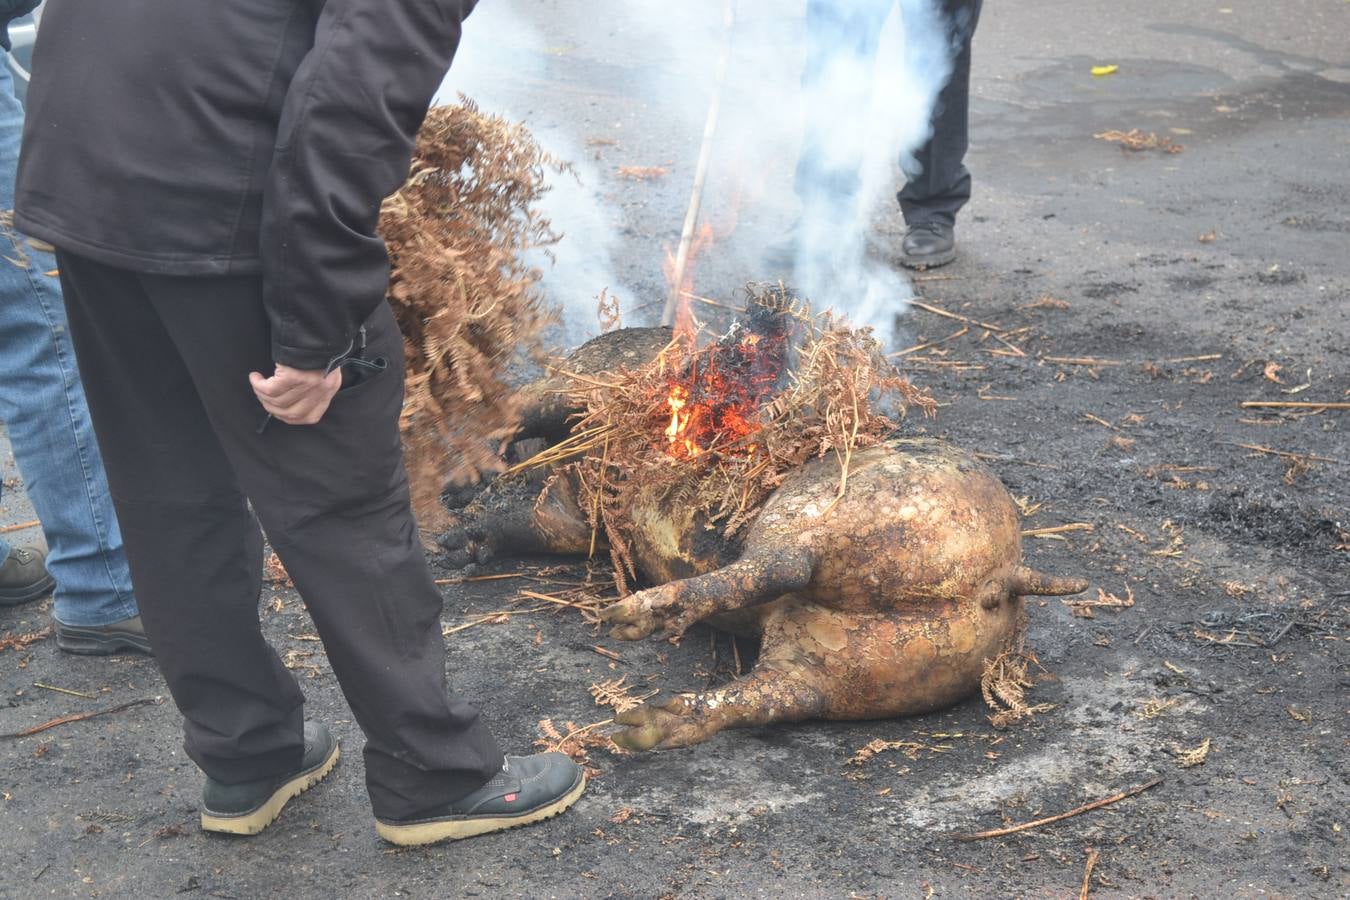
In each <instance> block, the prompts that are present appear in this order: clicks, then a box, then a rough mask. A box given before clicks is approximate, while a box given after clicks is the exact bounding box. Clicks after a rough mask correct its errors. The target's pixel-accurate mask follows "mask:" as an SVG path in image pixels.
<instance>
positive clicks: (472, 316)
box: [379, 98, 567, 528]
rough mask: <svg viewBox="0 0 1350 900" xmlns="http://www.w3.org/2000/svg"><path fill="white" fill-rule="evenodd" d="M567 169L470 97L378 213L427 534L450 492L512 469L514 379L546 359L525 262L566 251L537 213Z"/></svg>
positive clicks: (418, 506)
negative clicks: (508, 458)
mask: <svg viewBox="0 0 1350 900" xmlns="http://www.w3.org/2000/svg"><path fill="white" fill-rule="evenodd" d="M565 171H567V166H566V165H564V164H563V163H560V162H559V161H557V160H555V159H554V158H552V157H551V156H549V155H548V154H547V153H545V152H544V151H543V150H542V149H540V147H539V145H538V144H537V143H535V141H534V139H533V138H532V137H531V136H530V133H529V132H528V131H527V130H526V129H525V128H524V126H522V125H519V124H514V123H511V122H508V121H506V120H505V119H502V118H499V117H497V116H490V115H487V114H485V113H483V112H481V111H479V109H478V108H477V107H476V106H475V105H474V104H473V103H472V102H470V101H468V100H467V99H464V98H461V103H460V104H459V105H457V106H438V107H434V108H433V109H431V110H430V111H429V112H428V113H427V117H426V119H425V121H424V123H423V125H422V129H421V131H420V132H419V133H418V138H417V146H416V149H415V150H414V153H413V159H412V166H411V169H410V174H409V176H408V180H407V181H406V183H405V184H404V186H403V187H402V188H401V189H400V190H399V191H398V192H397V193H396V194H394V195H393V196H391V197H389V198H388V199H387V200H385V202H384V206H383V207H382V209H381V212H380V226H379V228H380V234H381V235H382V236H383V237H384V239H385V243H386V245H387V246H388V249H389V261H390V266H391V271H390V280H389V294H388V296H389V302H390V305H391V306H392V307H393V309H394V315H395V317H396V318H397V319H398V323H399V328H400V329H401V331H402V332H403V337H404V349H405V360H404V368H405V377H406V387H405V391H406V398H405V403H404V408H403V415H402V418H401V421H400V424H401V427H402V431H403V441H404V450H405V456H406V460H407V465H408V475H409V479H410V481H411V482H412V496H413V506H414V509H415V511H416V513H417V515H418V518H419V520H420V521H421V524H422V525H423V527H427V528H436V527H440V526H441V525H443V524H444V517H445V512H444V510H443V509H442V508H441V505H440V495H441V491H442V490H443V489H444V488H445V486H446V484H447V483H448V482H450V481H454V482H456V483H469V482H472V481H476V480H478V479H479V478H480V477H481V476H482V475H483V474H484V473H488V472H498V471H501V469H502V468H503V465H502V460H501V452H500V451H501V447H502V445H503V444H504V443H505V442H506V441H508V440H509V439H510V438H511V437H512V436H513V435H514V434H515V432H516V429H517V427H518V425H519V414H520V410H519V404H518V400H517V399H516V391H515V389H514V387H513V385H512V384H511V383H510V382H509V381H508V372H509V370H510V368H511V366H512V365H513V364H514V363H516V362H517V361H518V360H519V359H520V358H521V357H522V356H523V355H527V354H531V353H537V352H538V351H539V341H540V335H541V334H542V332H543V330H544V328H545V327H546V326H547V325H548V324H549V323H550V321H552V314H551V313H550V311H548V310H547V309H546V308H545V306H544V303H543V300H542V297H541V295H540V293H539V291H538V281H539V279H540V277H541V272H540V271H539V270H538V269H537V268H533V267H531V266H530V265H528V264H527V263H526V261H525V255H526V253H527V252H528V251H531V250H538V249H544V250H545V252H547V248H548V247H550V246H552V245H553V244H555V243H557V241H558V240H559V237H560V236H559V235H558V234H557V233H556V232H554V231H553V229H552V227H551V226H550V224H549V222H548V220H547V219H545V218H543V217H542V216H541V215H540V213H539V211H538V209H537V207H536V203H537V201H538V200H539V198H540V197H541V196H542V195H543V194H544V193H545V192H546V191H547V190H548V187H547V184H546V177H547V176H548V175H549V174H550V173H556V174H561V173H563V172H565Z"/></svg>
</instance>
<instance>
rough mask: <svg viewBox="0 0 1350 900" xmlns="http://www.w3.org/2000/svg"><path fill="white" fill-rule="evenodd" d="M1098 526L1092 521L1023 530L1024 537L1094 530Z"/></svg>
mask: <svg viewBox="0 0 1350 900" xmlns="http://www.w3.org/2000/svg"><path fill="white" fill-rule="evenodd" d="M1095 527H1096V526H1095V525H1093V524H1092V523H1091V522H1074V523H1072V524H1071V525H1056V526H1054V527H1053V528H1031V529H1028V530H1026V531H1024V532H1022V537H1040V536H1041V535H1044V534H1063V533H1064V532H1066V531H1092V530H1093V529H1094V528H1095Z"/></svg>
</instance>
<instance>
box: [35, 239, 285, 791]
mask: <svg viewBox="0 0 1350 900" xmlns="http://www.w3.org/2000/svg"><path fill="white" fill-rule="evenodd" d="M57 261H58V262H59V264H60V271H61V284H62V287H63V288H64V293H65V300H66V305H67V310H68V313H69V321H70V326H71V334H72V337H73V339H74V344H75V349H76V352H77V353H78V356H79V365H80V371H81V373H82V374H83V375H84V383H85V391H86V394H87V396H88V399H89V410H90V413H91V414H92V416H93V421H94V428H95V431H96V432H97V434H98V440H99V444H100V446H101V447H102V449H103V459H104V462H105V464H106V467H107V473H108V482H109V484H110V486H111V489H112V497H113V503H114V505H115V507H116V509H117V515H118V518H119V520H120V521H121V527H122V534H123V537H124V538H125V541H126V552H127V557H128V559H129V561H130V564H131V573H132V578H133V580H134V583H135V587H136V597H137V600H138V601H139V603H140V607H141V615H142V618H143V620H144V623H145V630H146V633H147V634H148V635H149V636H150V640H151V643H152V644H153V645H154V648H155V658H156V660H157V662H158V663H159V667H160V670H161V671H162V672H163V673H164V679H165V681H166V682H167V683H168V686H169V690H170V692H171V693H172V694H173V698H174V702H175V703H176V704H177V705H178V708H179V710H180V711H181V712H182V714H183V717H184V720H185V722H184V731H185V741H184V746H185V748H186V750H187V753H188V755H189V756H190V757H191V758H192V760H193V761H194V762H196V763H197V765H198V766H200V767H201V768H202V770H203V771H204V772H206V774H207V775H209V776H210V777H211V778H213V779H216V780H218V781H220V782H224V783H239V782H247V781H252V780H255V779H261V778H268V777H273V776H279V775H284V774H286V773H289V772H291V771H293V770H294V769H295V768H296V767H297V766H299V765H300V762H301V759H302V756H303V746H304V745H303V739H302V703H303V700H304V698H303V696H302V695H301V693H300V690H299V688H298V687H297V686H296V683H295V679H294V678H293V677H292V676H291V673H290V672H289V671H287V669H286V667H285V665H283V664H282V662H281V660H280V659H279V658H278V657H277V655H276V653H275V652H274V651H273V650H272V648H271V647H270V646H268V644H267V642H266V641H264V640H263V637H262V633H261V630H260V626H259V622H258V597H259V592H260V589H261V584H262V535H261V533H260V532H259V530H258V525H257V523H256V521H255V520H254V518H253V515H252V513H251V512H250V511H249V509H248V505H247V503H246V502H245V499H244V495H243V493H242V491H240V489H239V486H238V483H237V481H236V479H235V476H234V473H233V471H232V469H231V467H230V464H229V461H228V460H227V459H226V457H225V454H224V452H223V451H222V450H221V448H220V444H219V442H218V441H217V440H216V436H215V434H214V433H213V431H212V429H211V425H210V422H209V421H208V420H207V417H206V414H205V412H204V411H203V409H202V402H201V399H200V398H199V396H198V394H197V391H196V388H195V387H194V385H193V383H192V379H191V377H190V375H189V373H188V370H187V368H186V367H185V366H184V364H183V360H182V358H181V356H180V355H179V352H178V349H177V347H175V346H174V342H173V341H172V340H171V339H170V337H169V334H168V333H167V332H166V331H165V329H164V327H163V325H162V324H161V323H160V321H159V317H158V315H157V313H156V312H155V309H154V307H153V306H152V304H151V302H150V300H149V298H148V297H147V296H146V294H145V292H144V290H143V288H142V286H141V283H140V279H139V278H138V277H137V276H136V275H135V274H133V273H130V272H124V271H121V270H119V269H113V268H110V267H107V266H102V265H98V264H96V263H92V262H89V261H88V260H84V259H81V258H80V257H77V256H72V255H70V254H67V253H63V252H60V251H58V255H57Z"/></svg>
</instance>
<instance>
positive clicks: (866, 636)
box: [451, 335, 1087, 750]
mask: <svg viewBox="0 0 1350 900" xmlns="http://www.w3.org/2000/svg"><path fill="white" fill-rule="evenodd" d="M605 337H609V336H608V335H607V336H605ZM598 340H604V338H601V339H598ZM592 343H594V342H592ZM656 350H659V347H656V348H654V349H653V350H652V353H653V354H654V353H655V352H656ZM578 371H579V370H578ZM583 374H595V373H594V372H588V373H583ZM551 396H552V395H551ZM839 474H840V470H839V466H838V463H837V462H836V461H835V460H834V459H833V458H832V457H830V458H825V459H821V460H816V461H813V462H811V463H808V464H806V465H804V466H802V467H801V469H800V470H798V471H797V472H795V473H793V474H791V475H790V476H788V478H787V479H786V480H784V482H783V484H782V485H781V486H779V488H778V489H777V490H776V491H775V492H774V493H773V494H772V495H771V496H770V498H769V499H768V500H767V501H766V503H765V504H764V507H763V509H762V511H761V512H760V514H759V516H758V518H757V519H756V520H755V521H754V523H753V524H752V525H751V526H750V527H749V528H748V529H747V530H746V532H745V534H744V536H743V538H742V541H741V542H740V543H739V544H733V543H732V542H729V541H726V540H723V539H721V538H719V537H718V536H717V535H716V533H715V532H711V531H709V530H708V529H706V528H704V527H703V526H704V523H703V521H702V520H701V518H700V517H699V516H698V514H697V513H696V512H694V511H693V510H692V509H690V508H688V507H679V506H673V505H672V504H669V503H663V502H662V497H661V496H659V495H658V493H657V492H656V490H655V489H653V491H652V492H651V494H650V495H647V494H643V493H641V492H640V493H639V496H638V498H637V500H636V501H635V503H634V505H633V508H632V510H631V514H632V518H633V519H634V521H635V522H636V523H637V528H636V530H635V532H634V534H633V535H632V550H633V556H634V560H635V562H636V564H637V567H638V569H639V572H640V574H641V575H642V576H643V577H644V578H646V579H647V580H648V581H649V582H651V583H653V584H655V585H656V586H655V587H652V588H648V589H646V590H642V591H639V592H637V593H635V594H633V595H631V596H629V597H627V598H625V599H623V600H621V601H619V602H618V603H616V604H615V605H614V606H612V607H610V608H609V609H608V610H607V611H606V613H605V618H606V620H607V621H608V622H610V623H611V624H612V625H613V630H612V632H611V633H612V634H613V635H614V636H615V637H617V638H621V639H628V640H631V639H637V638H642V637H645V636H647V635H650V634H653V633H657V632H661V633H663V634H666V635H668V636H670V637H672V638H674V639H678V638H679V636H680V635H682V634H683V633H684V631H685V629H687V628H688V627H690V626H691V625H693V624H694V623H695V622H699V621H704V620H708V621H710V622H711V623H712V624H714V625H718V626H720V627H725V628H728V629H730V630H734V631H738V632H746V633H752V634H758V635H759V636H760V638H761V650H760V654H759V658H758V660H757V661H756V663H755V666H754V668H753V669H752V671H751V672H750V673H749V674H748V675H746V676H745V677H743V678H739V679H736V680H735V681H733V682H732V683H730V684H728V685H726V686H724V687H721V688H718V689H715V690H711V691H704V692H699V693H688V694H680V695H677V696H675V697H673V698H671V699H668V700H666V701H664V702H660V703H656V704H652V703H649V704H646V705H643V706H641V707H638V708H637V709H634V710H629V711H627V712H625V713H621V714H619V715H618V716H617V717H616V721H617V722H618V723H619V724H621V725H623V726H626V727H625V729H624V730H623V731H621V732H619V733H618V734H616V735H615V736H614V739H615V740H616V741H617V742H618V743H619V744H621V745H623V746H625V747H628V748H629V749H633V750H647V749H665V748H671V747H681V746H687V745H690V744H694V743H698V742H700V741H703V740H706V739H707V738H708V737H710V736H712V735H713V734H715V733H717V732H718V731H720V730H721V729H723V728H728V727H736V726H745V725H762V724H767V723H769V722H775V721H798V720H802V719H808V718H828V719H864V718H883V717H890V716H897V715H908V714H914V713H921V712H926V711H929V710H933V709H938V708H942V707H944V706H948V705H951V704H952V703H955V702H957V701H959V700H961V699H962V698H964V697H966V696H969V695H970V694H971V693H973V692H974V691H976V690H977V689H978V687H979V683H980V676H981V673H982V671H983V667H984V662H985V660H987V659H991V658H993V657H995V656H996V655H997V654H998V653H999V652H1000V651H1001V650H1002V649H1003V648H1005V647H1006V646H1008V645H1009V644H1010V643H1011V642H1012V641H1014V640H1015V638H1016V637H1017V634H1018V630H1019V629H1020V627H1021V620H1022V614H1023V601H1022V596H1023V595H1026V594H1030V593H1049V594H1067V593H1077V592H1078V591H1081V590H1083V589H1085V588H1086V586H1087V585H1086V583H1085V582H1083V581H1081V580H1076V579H1059V578H1053V577H1050V576H1045V575H1041V574H1040V573H1036V572H1032V571H1031V570H1029V569H1027V568H1025V567H1024V566H1023V565H1022V547H1021V531H1020V517H1019V515H1018V512H1017V508H1016V505H1015V504H1014V502H1013V500H1012V497H1011V496H1010V495H1009V494H1008V491H1007V489H1006V488H1004V486H1003V485H1002V483H1001V482H999V480H998V478H997V477H996V476H995V475H994V474H993V473H992V472H991V471H990V470H989V469H988V467H986V466H985V465H984V464H983V463H981V462H980V461H979V460H977V459H975V458H974V457H973V456H971V455H970V454H968V453H966V452H964V451H962V450H960V449H958V448H956V447H953V446H951V445H950V444H946V443H944V442H942V441H937V440H933V439H929V438H893V439H891V440H888V441H885V442H884V443H882V444H880V445H877V446H875V447H870V448H866V449H864V450H861V451H858V452H857V453H855V454H854V455H853V459H852V463H851V466H850V471H849V478H848V488H847V490H846V491H845V493H844V495H843V496H842V497H839V498H837V494H838V488H839ZM519 485H520V482H516V483H515V486H514V487H510V488H509V490H513V491H517V492H520V493H521V494H522V498H521V499H522V502H521V503H517V504H512V503H506V502H504V497H505V494H504V491H506V490H508V486H506V485H493V486H492V488H490V489H489V490H488V491H487V492H485V494H484V496H483V497H480V498H479V500H478V501H475V503H474V504H472V505H471V506H470V507H469V509H467V510H465V522H464V525H463V529H462V531H461V532H460V533H457V534H456V535H455V536H454V540H452V541H451V543H457V542H458V543H463V542H465V541H466V540H467V542H468V543H471V544H472V543H474V542H477V543H478V544H479V545H482V544H484V543H488V544H496V545H497V546H506V545H507V544H508V543H509V545H510V546H512V547H513V548H514V549H516V550H517V551H518V552H539V551H545V552H554V553H565V554H566V553H585V552H586V551H587V550H588V549H589V547H590V541H591V534H590V528H589V526H588V525H586V523H585V519H584V516H583V515H582V512H581V510H580V507H579V505H578V503H577V500H576V492H575V489H574V486H573V485H572V484H571V483H570V482H569V481H568V479H567V478H566V477H562V478H555V479H553V480H551V481H550V482H549V484H548V488H547V492H546V493H545V494H544V496H543V497H542V498H540V497H539V493H538V490H537V488H536V489H535V490H534V491H533V493H531V492H529V491H528V490H522V489H521V488H520V486H519ZM536 498H538V502H536ZM525 499H528V502H529V504H530V505H529V506H528V507H526V506H524V505H523V501H524V500H525ZM505 508H511V509H512V510H513V511H512V512H510V513H506V512H503V511H502V510H503V509H505ZM494 510H495V511H494ZM503 526H505V527H503Z"/></svg>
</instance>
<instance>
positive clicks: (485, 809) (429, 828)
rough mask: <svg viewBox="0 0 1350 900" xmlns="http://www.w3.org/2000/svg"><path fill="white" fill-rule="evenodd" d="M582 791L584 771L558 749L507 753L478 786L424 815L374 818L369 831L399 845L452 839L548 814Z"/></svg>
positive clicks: (569, 804) (559, 809) (536, 819)
mask: <svg viewBox="0 0 1350 900" xmlns="http://www.w3.org/2000/svg"><path fill="white" fill-rule="evenodd" d="M585 790H586V773H585V771H584V770H583V769H582V768H581V767H580V766H578V765H577V764H576V763H574V762H572V760H571V759H569V758H568V757H567V755H566V754H563V753H556V752H550V753H536V754H534V755H533V756H508V757H507V758H506V763H505V764H504V765H503V766H502V770H501V771H500V772H498V773H497V774H496V775H494V776H492V780H491V781H489V782H488V783H487V784H485V785H483V786H482V787H480V788H479V789H478V790H476V791H474V792H473V793H472V794H469V796H467V797H463V798H461V799H459V800H456V801H455V802H454V803H451V804H449V805H448V806H446V807H443V808H441V809H439V810H433V811H431V812H430V813H429V814H428V815H426V816H419V817H418V818H415V819H404V820H402V821H397V822H385V821H383V820H381V819H376V820H375V830H376V831H378V832H379V834H380V837H382V838H384V839H385V840H386V841H388V842H389V843H391V844H401V845H403V846H405V847H411V846H416V845H418V844H434V843H436V842H437V841H456V840H459V839H460V838H467V837H474V836H476V835H480V834H489V833H491V832H493V831H505V830H506V829H508V828H516V827H518V826H520V825H530V824H532V823H534V822H542V821H543V820H544V819H549V818H552V817H553V816H556V815H557V814H558V813H560V812H562V811H563V810H565V809H567V808H568V807H569V806H571V805H572V804H573V803H576V802H577V798H578V797H580V796H581V794H582V792H583V791H585Z"/></svg>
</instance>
